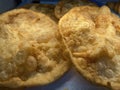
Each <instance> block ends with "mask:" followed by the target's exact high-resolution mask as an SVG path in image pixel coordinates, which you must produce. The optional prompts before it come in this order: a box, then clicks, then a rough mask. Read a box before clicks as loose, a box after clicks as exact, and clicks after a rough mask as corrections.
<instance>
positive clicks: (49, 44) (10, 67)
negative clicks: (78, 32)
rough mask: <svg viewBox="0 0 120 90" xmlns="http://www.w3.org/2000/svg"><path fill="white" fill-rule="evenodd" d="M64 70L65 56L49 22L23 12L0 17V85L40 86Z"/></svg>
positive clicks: (28, 11)
mask: <svg viewBox="0 0 120 90" xmlns="http://www.w3.org/2000/svg"><path fill="white" fill-rule="evenodd" d="M68 69H69V54H68V53H67V50H66V48H65V46H64V44H63V43H62V40H61V36H60V34H59V33H58V27H57V24H56V23H55V22H54V21H53V20H51V19H50V18H49V17H47V16H46V15H44V14H42V13H37V12H34V11H31V10H25V9H16V10H13V11H9V12H6V13H4V14H2V15H1V16H0V85H2V86H5V87H13V88H15V87H20V86H33V85H44V84H48V83H50V82H53V81H54V80H56V79H58V78H59V77H61V76H62V75H63V74H64V73H65V72H66V71H67V70H68Z"/></svg>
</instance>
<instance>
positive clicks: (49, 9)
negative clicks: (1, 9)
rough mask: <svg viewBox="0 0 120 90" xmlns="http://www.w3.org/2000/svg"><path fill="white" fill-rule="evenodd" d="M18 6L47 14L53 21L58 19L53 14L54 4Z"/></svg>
mask: <svg viewBox="0 0 120 90" xmlns="http://www.w3.org/2000/svg"><path fill="white" fill-rule="evenodd" d="M19 8H25V9H30V10H33V11H36V12H42V13H44V14H46V15H47V16H49V17H50V18H51V19H53V20H54V21H55V22H58V19H57V18H56V16H55V14H54V8H55V5H50V4H49V5H48V4H26V5H24V6H22V7H19Z"/></svg>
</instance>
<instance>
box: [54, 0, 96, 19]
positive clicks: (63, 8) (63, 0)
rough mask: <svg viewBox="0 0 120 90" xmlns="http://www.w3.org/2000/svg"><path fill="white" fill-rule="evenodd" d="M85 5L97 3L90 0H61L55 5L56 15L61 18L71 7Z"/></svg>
mask: <svg viewBox="0 0 120 90" xmlns="http://www.w3.org/2000/svg"><path fill="white" fill-rule="evenodd" d="M83 5H92V6H95V4H94V3H91V2H90V1H89V0H60V2H59V3H58V4H57V5H56V7H55V16H56V17H57V18H58V19H60V18H61V17H62V16H63V15H64V14H65V13H67V12H68V11H69V10H70V9H71V8H73V7H76V6H83Z"/></svg>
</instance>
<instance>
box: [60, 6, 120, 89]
mask: <svg viewBox="0 0 120 90" xmlns="http://www.w3.org/2000/svg"><path fill="white" fill-rule="evenodd" d="M86 10H87V11H86ZM59 29H60V33H61V35H62V37H63V39H64V43H65V44H66V46H67V47H68V48H69V51H70V55H71V58H72V62H73V64H74V66H75V67H76V68H77V70H78V71H79V72H80V73H81V74H82V75H83V76H84V77H85V78H87V79H88V80H90V81H92V82H94V83H97V84H100V85H104V86H106V87H109V88H112V89H113V90H119V89H120V18H119V17H117V16H116V15H114V14H112V13H111V12H110V9H109V8H108V7H106V6H103V7H101V8H98V7H92V6H83V7H82V6H81V7H75V8H73V9H72V10H70V11H69V12H68V13H67V14H65V15H64V16H63V17H62V18H61V19H60V21H59Z"/></svg>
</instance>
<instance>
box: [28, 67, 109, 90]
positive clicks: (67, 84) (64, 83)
mask: <svg viewBox="0 0 120 90" xmlns="http://www.w3.org/2000/svg"><path fill="white" fill-rule="evenodd" d="M26 90H109V89H107V88H105V87H101V86H96V85H93V84H91V83H90V82H89V81H87V80H85V79H84V78H83V77H82V76H80V74H79V73H78V72H76V70H74V69H72V70H70V71H68V72H67V73H66V74H65V75H64V76H63V77H62V78H60V79H59V80H57V81H55V82H53V83H51V84H49V85H45V86H37V87H32V88H28V89H26Z"/></svg>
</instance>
